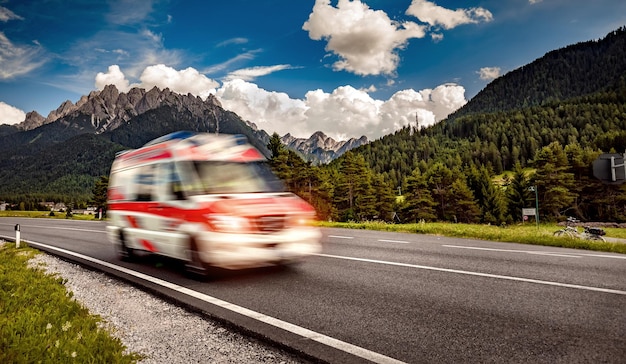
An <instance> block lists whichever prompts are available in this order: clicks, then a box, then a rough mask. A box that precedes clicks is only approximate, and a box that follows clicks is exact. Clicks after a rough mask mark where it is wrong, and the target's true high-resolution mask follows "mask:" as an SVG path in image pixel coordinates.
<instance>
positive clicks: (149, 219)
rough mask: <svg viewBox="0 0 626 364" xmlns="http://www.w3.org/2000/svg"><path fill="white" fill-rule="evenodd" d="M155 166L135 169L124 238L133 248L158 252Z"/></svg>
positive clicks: (156, 171) (156, 178)
mask: <svg viewBox="0 0 626 364" xmlns="http://www.w3.org/2000/svg"><path fill="white" fill-rule="evenodd" d="M157 173H158V167H157V165H156V164H147V165H142V166H139V167H137V168H136V170H135V176H134V188H135V196H134V197H135V198H134V202H133V203H132V209H130V211H129V212H128V215H127V219H128V222H129V228H127V229H125V230H127V231H125V234H126V236H127V237H128V238H129V239H131V241H130V242H129V243H130V244H131V246H132V247H133V248H136V249H143V250H147V251H151V252H158V251H159V249H158V247H157V241H156V238H157V237H158V230H159V226H160V223H159V220H160V218H159V216H158V214H155V211H156V207H157V206H158V204H159V202H158V193H157V188H158V184H157V180H158V175H157Z"/></svg>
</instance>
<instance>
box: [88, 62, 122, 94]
mask: <svg viewBox="0 0 626 364" xmlns="http://www.w3.org/2000/svg"><path fill="white" fill-rule="evenodd" d="M106 85H115V87H117V89H118V90H119V91H121V92H128V90H130V82H129V81H128V80H127V79H126V77H125V76H124V73H122V70H120V66H118V65H116V64H114V65H112V66H109V70H108V72H107V73H102V72H98V74H97V75H96V88H97V89H98V90H103V89H104V87H105V86H106Z"/></svg>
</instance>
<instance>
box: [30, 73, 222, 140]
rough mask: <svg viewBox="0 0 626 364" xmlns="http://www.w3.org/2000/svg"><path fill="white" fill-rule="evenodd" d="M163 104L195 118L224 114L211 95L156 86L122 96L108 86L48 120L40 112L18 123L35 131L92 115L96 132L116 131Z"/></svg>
mask: <svg viewBox="0 0 626 364" xmlns="http://www.w3.org/2000/svg"><path fill="white" fill-rule="evenodd" d="M163 105H168V106H172V107H174V108H176V109H177V110H178V111H188V112H190V113H191V114H194V115H206V114H207V113H209V114H211V113H212V114H219V113H220V112H223V110H217V109H221V104H220V102H219V101H218V100H217V99H216V98H215V96H213V95H210V96H209V97H208V98H207V99H206V100H202V99H201V98H200V97H196V96H193V95H191V94H189V95H180V94H177V93H175V92H172V91H170V90H169V89H167V88H166V89H164V90H159V89H158V88H156V87H154V88H152V89H151V90H149V91H146V90H145V89H142V88H133V89H131V90H130V91H128V93H120V92H119V91H118V90H117V88H116V87H115V86H114V85H108V86H106V87H105V88H104V89H103V90H102V91H92V92H90V93H89V95H87V96H83V97H81V98H80V100H78V102H77V103H76V104H74V103H72V102H71V101H69V100H67V101H65V102H63V103H62V104H61V105H60V106H59V107H58V108H57V109H56V110H53V111H51V112H50V114H48V117H46V118H44V117H42V116H41V115H39V114H38V113H37V112H36V111H32V112H30V113H28V114H27V115H26V119H25V120H24V122H22V123H20V124H18V129H19V130H32V129H35V128H37V127H39V126H42V125H45V124H49V123H52V122H55V121H57V120H59V119H62V118H65V117H67V116H69V115H71V114H73V113H75V112H80V113H81V114H84V115H90V116H91V124H92V126H93V127H94V128H95V130H96V133H98V134H99V133H103V132H105V131H110V130H114V129H116V128H117V127H119V126H120V125H121V124H122V123H124V122H126V121H128V120H130V119H132V118H133V117H135V116H137V115H140V114H143V113H145V112H146V111H149V110H154V109H156V108H158V107H161V106H163Z"/></svg>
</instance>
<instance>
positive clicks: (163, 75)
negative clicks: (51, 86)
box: [96, 64, 467, 140]
mask: <svg viewBox="0 0 626 364" xmlns="http://www.w3.org/2000/svg"><path fill="white" fill-rule="evenodd" d="M109 83H113V84H115V85H116V86H117V85H121V86H122V87H126V86H127V85H128V84H129V82H128V80H127V78H126V77H125V76H124V74H123V73H122V71H121V70H120V68H119V67H118V66H116V65H113V66H110V67H109V69H108V72H106V73H99V74H98V76H96V86H97V87H98V88H99V89H103V88H104V86H106V84H109ZM134 86H139V87H142V88H145V89H151V88H152V87H154V86H157V87H158V88H160V89H164V88H166V87H167V88H169V89H170V90H172V91H174V92H177V93H181V94H187V93H191V94H192V95H195V96H200V97H202V98H206V97H207V96H208V95H209V94H215V95H216V96H217V98H218V99H219V100H220V102H221V103H222V106H223V107H224V108H225V109H226V110H230V111H233V112H235V113H236V114H237V115H239V116H240V117H241V118H242V119H244V120H248V121H250V122H253V123H255V124H256V125H257V126H258V127H259V128H260V129H263V130H265V131H266V132H268V133H269V134H272V133H274V132H277V133H278V134H280V135H284V134H287V133H291V134H292V135H294V136H297V137H306V138H308V137H309V136H311V134H313V133H315V132H316V131H323V132H324V133H326V134H328V135H329V136H331V137H333V138H335V139H336V140H343V139H347V138H351V137H357V138H358V137H360V136H361V135H366V136H367V137H368V138H370V139H376V138H379V137H381V136H383V135H386V134H389V133H393V132H394V131H395V130H397V129H400V128H402V127H403V126H406V125H415V117H416V115H417V119H418V124H419V126H420V127H424V126H429V125H432V124H434V123H436V122H439V121H441V120H443V119H445V118H446V117H447V116H448V115H449V114H450V113H451V112H453V111H455V110H457V109H458V108H459V107H461V106H463V105H464V104H465V103H466V102H467V101H466V100H465V89H464V88H463V87H462V86H459V85H456V84H445V85H440V86H438V87H435V88H434V89H425V90H421V91H415V90H412V89H408V90H402V91H399V92H397V93H395V94H394V95H393V96H391V97H390V98H389V100H377V99H375V98H373V97H371V96H370V95H369V94H368V92H372V91H374V88H371V87H370V88H369V89H363V90H357V89H355V88H354V87H352V86H341V87H338V88H336V89H335V90H333V91H332V92H331V93H327V92H324V91H322V90H313V91H309V92H307V93H306V95H305V97H304V99H293V98H291V97H289V95H287V94H286V93H283V92H275V91H268V90H265V89H262V88H260V87H259V86H258V85H256V84H254V83H252V82H248V81H245V80H242V79H233V80H229V81H226V82H224V83H223V85H222V86H221V87H220V86H219V84H218V83H217V82H216V81H213V80H211V79H209V78H207V77H206V76H204V75H203V74H201V73H199V72H198V71H196V70H195V69H193V68H187V69H184V70H180V71H178V70H175V69H174V68H171V67H167V66H165V65H162V64H159V65H155V66H150V67H147V68H146V69H145V70H144V71H143V73H142V75H141V82H140V83H139V84H137V85H133V84H131V85H129V86H128V87H134ZM118 89H121V87H119V86H118Z"/></svg>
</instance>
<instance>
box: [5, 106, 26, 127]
mask: <svg viewBox="0 0 626 364" xmlns="http://www.w3.org/2000/svg"><path fill="white" fill-rule="evenodd" d="M24 119H26V113H25V112H23V111H22V110H20V109H18V108H16V107H14V106H11V105H9V104H5V103H4V102H2V101H0V124H9V125H13V124H18V123H21V122H22V121H24Z"/></svg>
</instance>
